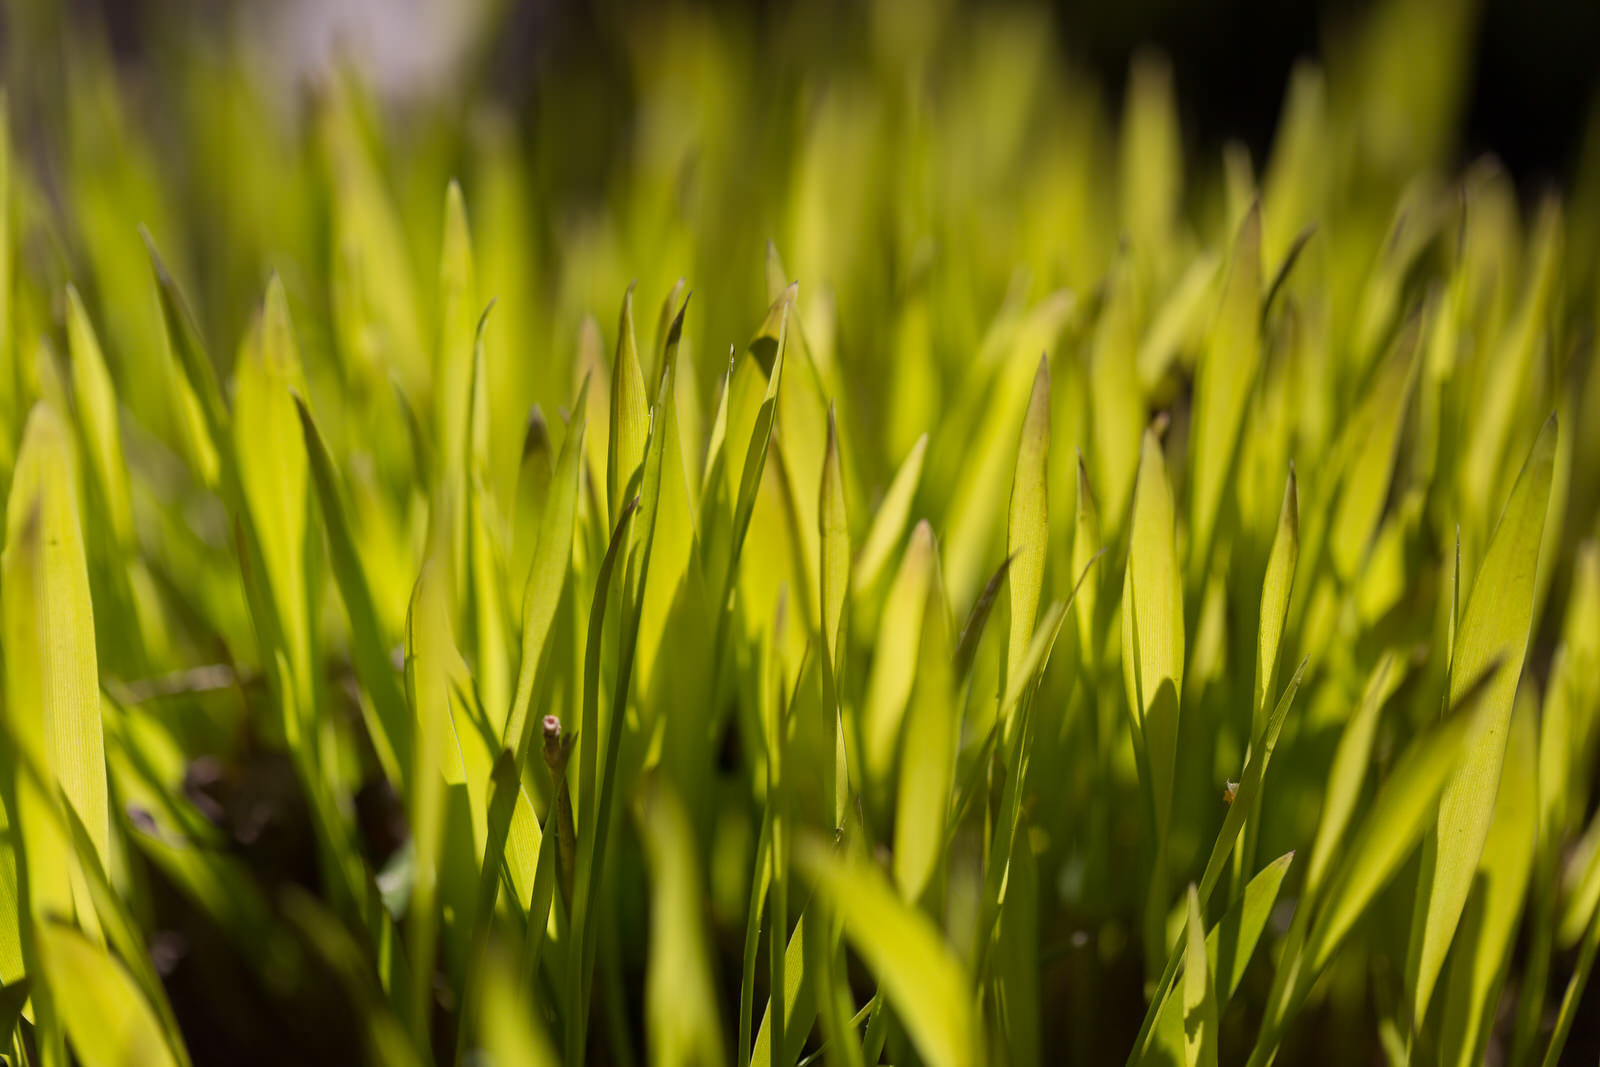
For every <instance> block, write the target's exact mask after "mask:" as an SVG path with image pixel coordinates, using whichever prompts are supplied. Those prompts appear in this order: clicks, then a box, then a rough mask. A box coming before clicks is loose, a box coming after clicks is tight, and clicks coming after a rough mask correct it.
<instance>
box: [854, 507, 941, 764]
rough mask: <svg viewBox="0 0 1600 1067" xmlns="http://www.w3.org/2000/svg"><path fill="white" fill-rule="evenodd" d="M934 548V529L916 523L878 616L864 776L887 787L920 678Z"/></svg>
mask: <svg viewBox="0 0 1600 1067" xmlns="http://www.w3.org/2000/svg"><path fill="white" fill-rule="evenodd" d="M935 551H936V546H935V545H934V541H933V528H932V527H931V526H929V525H928V524H927V523H926V522H920V523H918V524H917V527H916V529H914V530H912V531H911V542H910V543H909V544H908V545H907V546H906V552H905V557H904V558H903V559H902V560H901V561H900V570H899V571H898V572H897V573H896V574H895V577H894V583H893V584H892V585H891V586H890V588H889V595H888V599H887V600H886V601H885V602H884V607H883V613H882V615H880V616H879V622H878V639H877V642H876V644H875V647H876V649H877V653H876V656H875V657H874V659H873V664H872V673H871V675H870V676H869V678H868V679H867V694H866V698H865V700H864V702H863V704H862V710H861V732H862V760H863V764H864V766H865V769H866V774H865V781H867V782H869V783H872V788H873V789H882V788H886V787H887V785H888V783H889V778H890V775H891V773H892V771H893V768H894V757H895V753H896V751H897V749H898V746H899V744H900V736H901V724H902V722H903V720H904V717H905V708H906V700H907V699H908V698H909V697H910V695H911V687H912V684H913V682H914V681H915V678H916V669H917V647H918V644H919V643H920V641H921V634H922V618H923V610H924V605H925V604H926V602H927V599H928V586H929V584H930V582H931V580H932V579H931V576H932V574H933V567H934V558H933V556H934V552H935Z"/></svg>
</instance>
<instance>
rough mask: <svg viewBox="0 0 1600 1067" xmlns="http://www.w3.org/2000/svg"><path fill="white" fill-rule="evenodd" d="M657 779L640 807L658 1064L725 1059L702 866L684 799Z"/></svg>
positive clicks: (651, 1018)
mask: <svg viewBox="0 0 1600 1067" xmlns="http://www.w3.org/2000/svg"><path fill="white" fill-rule="evenodd" d="M668 788H670V787H667V786H665V785H662V784H659V783H658V784H657V785H656V786H655V787H654V788H653V789H651V791H650V792H649V793H647V794H645V797H644V799H643V801H642V802H641V804H640V807H639V812H640V818H641V821H642V823H643V830H644V840H645V845H646V849H647V854H648V857H649V861H650V871H651V878H652V884H653V886H654V893H653V894H652V905H651V906H652V912H653V913H652V916H651V923H650V932H651V943H650V950H649V957H648V958H649V961H650V964H649V973H648V974H647V975H646V977H645V1001H646V1005H645V1013H646V1019H647V1023H646V1030H647V1033H648V1035H649V1044H650V1058H651V1062H653V1063H660V1064H683V1065H690V1064H694V1065H705V1067H714V1065H715V1064H719V1063H722V1062H723V1060H724V1057H723V1045H722V1026H721V1023H720V1021H719V1018H718V1015H719V1013H718V1010H717V998H716V987H715V985H714V982H713V975H712V971H711V959H710V956H709V954H708V951H707V950H708V941H707V932H706V928H705V919H704V914H703V913H704V903H703V899H702V898H703V896H704V890H703V888H702V887H701V884H700V878H701V873H700V872H701V866H700V864H699V862H698V860H697V859H696V854H695V851H696V850H695V844H694V832H693V829H692V828H691V826H690V824H689V820H688V817H687V814H686V813H685V811H684V808H683V805H682V803H681V802H680V801H678V799H677V797H676V796H675V795H674V794H672V793H670V792H667V791H666V790H667V789H668Z"/></svg>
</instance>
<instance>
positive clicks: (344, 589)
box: [295, 395, 412, 792]
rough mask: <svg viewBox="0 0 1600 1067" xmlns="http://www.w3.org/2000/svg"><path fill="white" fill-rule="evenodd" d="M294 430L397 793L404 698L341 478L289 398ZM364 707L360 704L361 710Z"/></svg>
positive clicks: (302, 407) (403, 765)
mask: <svg viewBox="0 0 1600 1067" xmlns="http://www.w3.org/2000/svg"><path fill="white" fill-rule="evenodd" d="M295 410H296V412H297V413H298V414H299V416H300V429H301V433H302V435H303V437H304V440H305V449H306V455H307V457H308V458H309V466H310V471H311V484H312V485H313V486H314V487H315V489H316V493H317V503H318V506H319V508H320V510H321V512H322V525H323V529H324V530H326V531H327V535H328V557H329V561H330V563H331V566H332V569H333V578H334V583H335V584H336V585H337V586H338V587H339V598H340V599H341V600H342V601H344V607H345V613H346V615H347V617H348V618H349V621H350V644H351V649H352V652H353V653H354V660H355V668H356V675H357V677H358V678H359V679H360V680H361V685H362V688H364V689H365V690H366V692H367V695H368V696H369V697H371V701H372V703H371V707H372V711H373V716H372V718H371V719H369V720H368V722H367V733H368V735H369V736H370V737H371V738H372V743H373V748H374V749H375V751H376V752H377V755H378V763H379V764H380V765H381V766H382V768H383V771H384V773H385V774H386V775H388V776H389V780H390V781H391V782H393V783H395V786H396V788H397V789H399V790H401V791H402V792H403V791H404V790H405V788H406V786H407V784H408V782H409V777H408V774H409V771H410V768H411V766H412V753H411V743H412V723H411V717H410V711H409V709H407V707H406V703H405V694H404V693H403V692H402V690H401V687H400V680H399V679H398V678H397V677H396V676H395V671H394V667H393V665H392V663H391V661H390V658H389V644H388V642H387V640H386V639H385V638H384V636H383V632H384V627H383V626H382V625H381V624H380V622H379V621H378V609H377V604H376V601H375V600H374V598H373V593H372V586H371V583H370V582H369V581H368V578H367V572H366V568H365V566H364V565H363V564H362V560H361V551H360V549H359V548H358V547H357V545H356V540H355V535H354V534H353V533H352V531H351V528H350V519H349V514H348V512H347V510H346V508H345V503H344V500H345V497H344V492H343V489H342V486H341V479H340V477H339V473H338V470H337V468H336V467H335V466H334V461H333V457H332V456H330V455H329V454H328V446H327V444H326V443H325V442H324V441H323V439H322V434H321V432H320V431H319V430H318V429H317V425H316V422H315V420H314V419H313V418H312V416H311V410H310V408H308V407H307V406H306V402H305V400H304V399H302V398H301V397H299V396H298V395H297V396H296V397H295ZM366 708H367V705H366V704H365V703H363V704H362V709H363V711H365V710H366Z"/></svg>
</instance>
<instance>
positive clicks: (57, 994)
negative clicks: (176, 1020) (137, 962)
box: [34, 922, 178, 1067]
mask: <svg viewBox="0 0 1600 1067" xmlns="http://www.w3.org/2000/svg"><path fill="white" fill-rule="evenodd" d="M34 940H35V941H36V943H37V944H38V947H39V956H40V962H41V965H42V969H43V972H44V975H45V977H46V980H47V981H49V983H50V986H51V991H52V994H53V995H52V997H51V1002H52V1003H53V1004H54V1005H55V1007H56V1010H58V1011H59V1012H60V1013H61V1020H62V1024H63V1026H64V1028H65V1030H66V1033H67V1040H68V1041H69V1042H70V1043H71V1045H72V1050H73V1052H74V1053H76V1055H77V1058H78V1060H79V1062H81V1063H82V1064H83V1067H123V1065H125V1064H133V1063H136V1064H140V1065H141V1067H164V1065H169V1064H170V1065H172V1067H177V1064H178V1060H177V1059H176V1058H175V1057H174V1056H173V1054H172V1049H171V1048H170V1047H169V1046H168V1044H167V1038H166V1035H165V1034H164V1033H163V1032H162V1029H161V1022H160V1020H159V1019H158V1018H157V1017H156V1014H155V1012H154V1011H153V1010H152V1009H151V1007H150V1005H149V1003H148V1002H147V1001H146V1000H145V999H144V997H143V996H142V995H141V994H140V992H139V988H138V986H137V985H135V984H134V981H133V979H132V977H131V976H129V974H128V972H127V970H126V969H125V968H123V966H122V964H120V963H119V962H117V960H116V959H115V958H114V957H112V956H111V954H110V953H109V952H108V951H107V950H106V949H105V948H104V947H103V946H100V945H96V944H94V943H93V942H91V941H89V940H88V939H87V938H85V937H84V936H83V935H82V934H80V933H78V932H77V931H76V930H73V929H71V928H70V927H67V926H64V925H60V924H57V923H53V922H42V923H40V924H39V925H38V926H37V928H36V929H35V931H34Z"/></svg>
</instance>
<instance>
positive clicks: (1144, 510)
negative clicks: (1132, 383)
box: [1122, 430, 1184, 836]
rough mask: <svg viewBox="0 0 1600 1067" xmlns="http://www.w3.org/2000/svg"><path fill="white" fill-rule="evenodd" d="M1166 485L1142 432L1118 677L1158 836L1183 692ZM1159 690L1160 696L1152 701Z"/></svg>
mask: <svg viewBox="0 0 1600 1067" xmlns="http://www.w3.org/2000/svg"><path fill="white" fill-rule="evenodd" d="M1175 521H1176V520H1175V516H1174V514H1173V503H1172V483H1171V482H1170V481H1168V479H1167V463H1166V459H1165V457H1164V456H1163V455H1162V452H1161V442H1160V441H1159V440H1158V439H1157V438H1156V435H1155V432H1154V431H1153V430H1146V431H1145V434H1144V444H1143V445H1142V447H1141V454H1140V459H1139V479H1138V482H1137V484H1136V486H1135V488H1134V498H1133V524H1132V534H1131V544H1130V545H1129V549H1128V567H1127V571H1126V573H1125V574H1124V577H1123V583H1122V673H1123V679H1124V681H1125V683H1126V686H1127V691H1128V707H1129V708H1130V709H1131V710H1132V713H1133V717H1134V725H1135V728H1136V730H1137V731H1138V734H1137V736H1138V737H1139V739H1140V740H1141V741H1142V744H1143V746H1144V752H1145V762H1146V764H1147V765H1148V767H1149V775H1150V781H1149V782H1148V783H1147V788H1148V789H1149V790H1150V791H1151V795H1152V799H1153V801H1154V807H1155V813H1156V823H1157V827H1158V831H1157V833H1158V836H1164V834H1165V828H1166V825H1167V816H1168V814H1169V812H1170V810H1171V807H1172V778H1173V773H1174V765H1175V761H1176V759H1177V755H1178V749H1177V745H1178V709H1177V694H1179V693H1182V692H1183V656H1184V645H1183V641H1184V636H1183V577H1182V573H1181V572H1180V571H1179V569H1178V548H1177V534H1176V531H1175ZM1163 691H1167V694H1168V695H1167V697H1166V698H1162V697H1161V696H1160V694H1162V693H1163Z"/></svg>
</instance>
